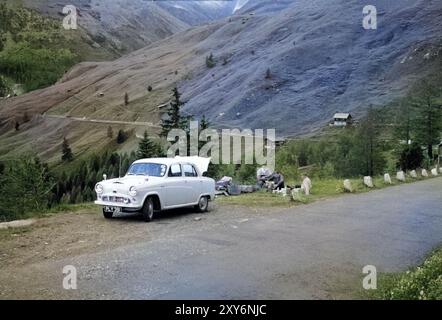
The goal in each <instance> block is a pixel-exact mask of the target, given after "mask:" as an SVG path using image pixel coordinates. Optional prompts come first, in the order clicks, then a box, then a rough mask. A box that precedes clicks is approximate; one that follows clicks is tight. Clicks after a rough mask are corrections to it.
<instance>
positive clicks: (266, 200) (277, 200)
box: [216, 176, 434, 207]
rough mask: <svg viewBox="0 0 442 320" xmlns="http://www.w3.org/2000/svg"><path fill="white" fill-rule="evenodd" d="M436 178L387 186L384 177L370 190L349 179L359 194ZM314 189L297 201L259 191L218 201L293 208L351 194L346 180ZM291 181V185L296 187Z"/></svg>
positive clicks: (375, 179) (322, 183)
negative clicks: (345, 187) (345, 188)
mask: <svg viewBox="0 0 442 320" xmlns="http://www.w3.org/2000/svg"><path fill="white" fill-rule="evenodd" d="M432 178H434V177H428V178H422V177H418V178H415V179H413V178H410V177H407V179H406V181H405V182H401V181H398V180H396V179H395V178H394V177H392V184H387V183H385V182H384V177H383V176H376V177H373V185H374V187H373V188H368V187H366V186H365V185H364V183H363V178H362V177H361V178H359V179H358V178H353V179H349V180H350V181H351V184H352V187H353V192H352V193H351V194H358V193H364V192H369V191H372V190H378V189H384V188H388V187H391V186H397V185H401V184H406V183H413V182H416V181H421V180H428V179H432ZM312 183H313V188H312V190H311V194H310V195H309V196H305V195H299V196H298V198H297V199H296V201H295V200H293V199H292V197H291V195H288V196H285V197H284V196H282V195H281V194H274V193H272V192H267V191H258V192H255V193H248V194H241V195H238V196H229V197H226V196H218V197H217V199H216V201H217V202H218V203H220V204H227V205H240V206H241V205H242V206H253V207H291V206H295V205H299V204H308V203H312V202H315V201H317V200H322V199H327V198H332V197H339V196H342V195H345V194H349V192H346V191H345V190H344V186H343V183H344V179H337V178H328V179H312ZM294 184H295V183H291V182H290V181H289V185H294Z"/></svg>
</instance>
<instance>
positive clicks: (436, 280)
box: [381, 249, 442, 300]
mask: <svg viewBox="0 0 442 320" xmlns="http://www.w3.org/2000/svg"><path fill="white" fill-rule="evenodd" d="M393 277H394V276H393ZM390 278H391V276H390ZM390 280H391V281H390V282H389V283H387V284H386V285H385V287H384V288H382V291H381V292H382V294H381V297H382V298H384V299H388V300H441V299H442V249H439V250H436V251H435V252H434V253H433V255H431V256H430V257H429V258H428V259H427V260H425V262H424V263H423V264H422V265H421V266H419V267H417V268H415V269H413V270H410V271H407V272H405V273H403V274H400V275H399V276H396V277H394V278H393V279H390Z"/></svg>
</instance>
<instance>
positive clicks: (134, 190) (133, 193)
mask: <svg viewBox="0 0 442 320" xmlns="http://www.w3.org/2000/svg"><path fill="white" fill-rule="evenodd" d="M129 194H130V195H131V196H132V197H135V196H136V195H137V188H135V187H133V186H132V187H130V188H129Z"/></svg>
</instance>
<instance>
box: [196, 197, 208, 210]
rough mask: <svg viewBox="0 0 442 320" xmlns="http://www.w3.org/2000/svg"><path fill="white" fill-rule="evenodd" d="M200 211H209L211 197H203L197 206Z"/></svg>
mask: <svg viewBox="0 0 442 320" xmlns="http://www.w3.org/2000/svg"><path fill="white" fill-rule="evenodd" d="M195 209H196V210H197V211H198V212H207V211H208V210H209V197H207V196H204V197H201V198H200V200H199V201H198V204H197V205H196V206H195Z"/></svg>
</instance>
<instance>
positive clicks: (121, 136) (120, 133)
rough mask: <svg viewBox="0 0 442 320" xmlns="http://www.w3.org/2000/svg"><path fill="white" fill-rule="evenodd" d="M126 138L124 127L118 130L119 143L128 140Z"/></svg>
mask: <svg viewBox="0 0 442 320" xmlns="http://www.w3.org/2000/svg"><path fill="white" fill-rule="evenodd" d="M126 139H127V137H126V133H125V132H124V131H123V130H122V129H120V130H118V135H117V143H118V144H122V143H124V142H125V141H126Z"/></svg>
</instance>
